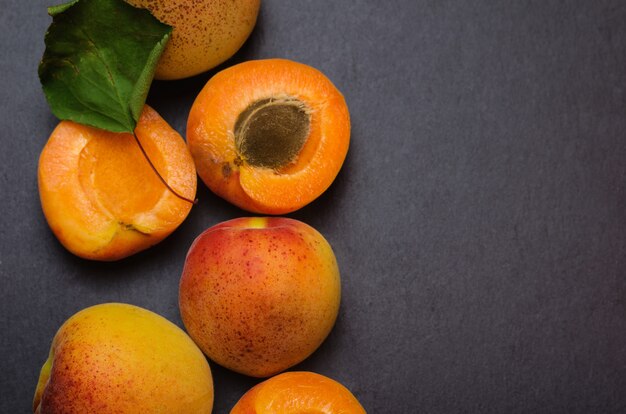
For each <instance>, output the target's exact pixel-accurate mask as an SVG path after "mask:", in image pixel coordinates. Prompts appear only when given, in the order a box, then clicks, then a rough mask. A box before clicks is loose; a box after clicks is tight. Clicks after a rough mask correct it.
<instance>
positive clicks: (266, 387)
mask: <svg viewBox="0 0 626 414" xmlns="http://www.w3.org/2000/svg"><path fill="white" fill-rule="evenodd" d="M278 412H280V413H282V414H300V413H308V412H311V413H325V414H365V410H364V409H363V407H362V406H361V404H360V403H359V402H358V400H357V399H356V398H355V397H354V395H352V393H351V392H350V391H349V390H348V389H347V388H346V387H344V386H343V385H341V384H340V383H338V382H337V381H335V380H332V379H330V378H328V377H325V376H323V375H319V374H315V373H313V372H285V373H282V374H280V375H277V376H275V377H272V378H270V379H268V380H266V381H264V382H262V383H260V384H257V385H256V386H254V387H253V388H251V389H250V390H249V391H248V392H246V393H245V394H244V395H243V397H241V399H240V400H239V401H238V402H237V404H235V406H234V407H233V409H232V410H231V412H230V414H270V413H278Z"/></svg>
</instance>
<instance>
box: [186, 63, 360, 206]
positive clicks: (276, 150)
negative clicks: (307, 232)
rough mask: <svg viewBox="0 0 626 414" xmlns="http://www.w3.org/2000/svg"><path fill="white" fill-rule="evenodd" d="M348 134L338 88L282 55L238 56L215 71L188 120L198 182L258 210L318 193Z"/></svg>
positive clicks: (333, 171)
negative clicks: (263, 57)
mask: <svg viewBox="0 0 626 414" xmlns="http://www.w3.org/2000/svg"><path fill="white" fill-rule="evenodd" d="M349 142H350V115H349V113H348V107H347V106H346V102H345V100H344V98H343V95H341V93H340V92H339V91H338V90H337V88H336V87H335V86H334V85H333V84H332V82H331V81H330V80H329V79H328V78H327V77H326V76H324V74H322V73H321V72H320V71H318V70H317V69H314V68H312V67H310V66H307V65H304V64H301V63H296V62H292V61H289V60H283V59H269V60H257V61H249V62H244V63H241V64H239V65H235V66H232V67H230V68H228V69H225V70H223V71H221V72H220V73H218V74H217V75H215V76H214V77H213V78H211V79H210V80H209V82H208V83H207V84H206V85H205V87H204V88H203V89H202V91H201V92H200V94H199V95H198V97H197V98H196V100H195V102H194V104H193V106H192V108H191V112H190V114H189V121H188V124H187V144H188V146H189V149H190V150H191V155H192V156H193V158H194V161H195V163H196V168H197V170H198V174H199V175H200V178H202V180H203V181H204V183H205V184H206V185H207V186H208V187H209V188H210V189H211V190H212V191H213V192H214V193H216V194H217V195H219V196H220V197H222V198H224V199H226V200H228V201H230V202H231V203H233V204H235V205H237V206H238V207H240V208H243V209H245V210H248V211H252V212H256V213H263V214H284V213H288V212H291V211H294V210H297V209H299V208H301V207H303V206H305V205H306V204H308V203H310V202H311V201H313V200H314V199H316V198H317V197H318V196H319V195H321V194H322V193H323V192H324V191H325V190H326V189H327V188H328V187H329V186H330V185H331V184H332V182H333V180H334V179H335V177H336V176H337V174H338V173H339V170H340V169H341V166H342V164H343V161H344V159H345V157H346V154H347V152H348V146H349Z"/></svg>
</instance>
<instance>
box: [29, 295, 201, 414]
mask: <svg viewBox="0 0 626 414" xmlns="http://www.w3.org/2000/svg"><path fill="white" fill-rule="evenodd" d="M212 408H213V379H212V376H211V369H210V368H209V364H208V363H207V361H206V359H205V357H204V355H203V354H202V352H201V351H200V350H199V349H198V347H197V346H196V345H195V344H194V343H193V341H192V340H191V338H189V337H188V336H187V335H186V334H185V333H184V332H183V331H182V330H181V329H180V328H179V327H177V326H176V325H174V324H173V323H171V322H169V321H168V320H166V319H165V318H163V317H161V316H159V315H157V314H156V313H153V312H150V311H148V310H146V309H142V308H139V307H137V306H132V305H126V304H121V303H107V304H102V305H96V306H92V307H90V308H87V309H84V310H82V311H80V312H78V313H77V314H75V315H74V316H72V317H71V318H69V319H68V320H67V321H66V322H65V323H64V324H63V325H62V326H61V328H60V329H59V331H58V332H57V333H56V335H55V336H54V339H53V341H52V347H51V349H50V356H49V358H48V360H47V361H46V363H45V364H44V365H43V368H42V369H41V374H40V377H39V382H38V384H37V388H36V390H35V397H34V400H33V411H34V412H35V413H37V414H46V413H67V414H82V413H85V414H88V413H99V414H107V413H116V414H126V413H128V414H135V413H146V414H150V413H172V414H175V413H179V414H192V413H193V414H209V413H210V412H211V410H212Z"/></svg>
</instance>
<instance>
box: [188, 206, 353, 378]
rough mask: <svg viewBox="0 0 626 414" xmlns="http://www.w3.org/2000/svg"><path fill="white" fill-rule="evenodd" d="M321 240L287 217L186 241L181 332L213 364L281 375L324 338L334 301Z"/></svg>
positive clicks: (330, 258) (236, 223) (334, 275)
mask: <svg viewBox="0 0 626 414" xmlns="http://www.w3.org/2000/svg"><path fill="white" fill-rule="evenodd" d="M340 289H341V288H340V280H339V269H338V267H337V261H336V259H335V255H334V253H333V251H332V248H331V247H330V245H329V244H328V242H327V241H326V239H324V237H323V236H322V235H321V234H320V233H319V232H317V231H316V230H315V229H313V228H312V227H311V226H309V225H307V224H305V223H302V222H300V221H297V220H292V219H288V218H261V217H255V218H239V219H234V220H230V221H226V222H223V223H221V224H218V225H216V226H214V227H211V228H210V229H208V230H206V231H205V232H204V233H202V234H201V235H200V236H198V238H196V240H195V241H194V242H193V244H192V246H191V248H190V250H189V253H188V254H187V259H186V261H185V266H184V269H183V273H182V277H181V281H180V291H179V305H180V312H181V316H182V319H183V323H184V324H185V327H186V328H187V332H189V335H190V336H191V337H192V338H193V340H194V341H195V342H196V343H197V344H198V346H199V347H200V349H202V351H203V352H204V353H205V354H206V355H207V356H208V357H209V358H211V359H212V360H213V361H215V362H217V363H218V364H220V365H222V366H224V367H226V368H229V369H231V370H233V371H237V372H239V373H242V374H246V375H250V376H254V377H267V376H270V375H274V374H276V373H278V372H281V371H283V370H285V369H287V368H289V367H291V366H293V365H295V364H297V363H299V362H301V361H302V360H304V359H305V358H307V357H308V356H309V355H310V354H312V353H313V352H314V351H315V350H316V349H317V348H318V347H319V346H320V344H321V343H322V342H323V341H324V339H325V338H326V336H327V335H328V334H329V332H330V330H331V328H332V327H333V325H334V323H335V319H336V318H337V312H338V310H339V301H340Z"/></svg>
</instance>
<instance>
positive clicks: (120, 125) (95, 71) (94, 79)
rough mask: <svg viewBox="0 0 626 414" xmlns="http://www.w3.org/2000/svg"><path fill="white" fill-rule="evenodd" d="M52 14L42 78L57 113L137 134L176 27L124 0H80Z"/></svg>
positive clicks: (100, 126)
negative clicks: (148, 96)
mask: <svg viewBox="0 0 626 414" xmlns="http://www.w3.org/2000/svg"><path fill="white" fill-rule="evenodd" d="M48 12H49V14H50V15H51V16H52V24H51V25H50V27H49V28H48V32H47V33H46V39H45V43H46V50H45V52H44V55H43V58H42V60H41V63H40V64H39V79H40V81H41V84H42V86H43V90H44V93H45V95H46V99H47V100H48V104H49V105H50V108H51V110H52V112H53V113H54V115H56V116H57V118H59V119H67V120H72V121H75V122H78V123H81V124H86V125H91V126H94V127H96V128H100V129H106V130H108V131H112V132H130V133H132V132H133V131H134V130H135V126H136V125H137V121H138V120H139V116H140V115H141V110H142V109H143V106H144V103H145V101H146V96H147V95H148V90H149V89H150V84H151V83H152V79H153V77H154V71H155V69H156V65H157V63H158V61H159V58H160V56H161V54H162V53H163V50H164V49H165V45H166V44H167V41H168V40H169V37H170V34H171V32H172V28H171V27H170V26H168V25H166V24H163V23H161V22H160V21H158V20H157V19H156V18H155V17H154V16H152V15H151V14H150V12H148V11H147V10H144V9H137V8H135V7H133V6H131V5H129V4H127V3H126V2H124V1H123V0H74V1H71V2H70V3H67V4H64V5H60V6H55V7H51V8H49V9H48Z"/></svg>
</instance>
